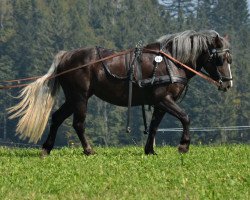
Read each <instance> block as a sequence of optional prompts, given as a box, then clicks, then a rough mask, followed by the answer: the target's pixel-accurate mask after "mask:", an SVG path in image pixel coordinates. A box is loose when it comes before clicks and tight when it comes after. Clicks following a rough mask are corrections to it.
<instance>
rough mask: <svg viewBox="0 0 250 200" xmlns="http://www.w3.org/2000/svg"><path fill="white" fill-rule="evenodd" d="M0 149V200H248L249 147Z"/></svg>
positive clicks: (249, 192)
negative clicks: (91, 151) (149, 151)
mask: <svg viewBox="0 0 250 200" xmlns="http://www.w3.org/2000/svg"><path fill="white" fill-rule="evenodd" d="M95 150H96V151H97V155H94V156H89V157H87V156H83V155H82V152H81V149H78V148H77V149H70V148H63V149H58V150H54V151H53V152H52V153H51V156H49V157H47V158H45V159H40V158H39V156H38V155H39V150H37V149H9V148H3V147H2V148H0V199H46V200H47V199H111V200H113V199H138V200H140V199H154V200H155V199H227V200H228V199H237V200H238V199H246V200H247V199H250V146H249V145H228V146H215V147H211V146H210V147H209V146H191V149H190V152H189V153H188V154H185V155H180V154H178V153H177V150H176V148H173V147H161V148H156V151H157V153H158V156H146V155H144V154H143V149H142V148H140V147H124V148H95Z"/></svg>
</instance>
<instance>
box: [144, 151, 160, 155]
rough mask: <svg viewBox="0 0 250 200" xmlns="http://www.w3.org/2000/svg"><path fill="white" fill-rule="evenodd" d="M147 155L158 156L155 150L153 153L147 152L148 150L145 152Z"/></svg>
mask: <svg viewBox="0 0 250 200" xmlns="http://www.w3.org/2000/svg"><path fill="white" fill-rule="evenodd" d="M145 154H146V155H157V153H155V151H154V150H151V151H146V150H145Z"/></svg>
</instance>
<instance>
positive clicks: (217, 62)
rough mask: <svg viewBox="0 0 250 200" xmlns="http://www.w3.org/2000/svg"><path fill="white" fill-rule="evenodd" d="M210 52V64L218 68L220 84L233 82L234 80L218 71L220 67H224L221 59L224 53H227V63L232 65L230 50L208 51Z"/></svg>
mask: <svg viewBox="0 0 250 200" xmlns="http://www.w3.org/2000/svg"><path fill="white" fill-rule="evenodd" d="M208 52H209V58H208V62H209V63H212V64H213V65H214V66H216V73H217V74H216V76H217V77H216V78H217V79H218V81H219V83H220V84H222V83H223V82H226V81H231V80H233V78H231V77H228V76H222V75H221V73H220V72H219V70H218V67H219V66H222V65H223V61H222V60H221V59H220V57H219V55H220V54H222V53H226V59H227V62H228V63H229V64H230V63H231V60H230V57H231V53H230V50H229V49H215V48H214V49H211V50H209V51H208Z"/></svg>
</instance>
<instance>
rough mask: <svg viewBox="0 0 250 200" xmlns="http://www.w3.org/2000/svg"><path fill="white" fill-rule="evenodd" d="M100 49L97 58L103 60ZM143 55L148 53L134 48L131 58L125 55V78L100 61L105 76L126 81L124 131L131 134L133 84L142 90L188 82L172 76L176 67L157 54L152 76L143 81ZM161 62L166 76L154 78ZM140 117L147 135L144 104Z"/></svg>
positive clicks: (97, 48) (99, 48) (111, 52)
mask: <svg viewBox="0 0 250 200" xmlns="http://www.w3.org/2000/svg"><path fill="white" fill-rule="evenodd" d="M101 49H102V48H101V47H96V50H97V54H98V56H99V58H100V59H103V55H102V52H101ZM160 49H161V48H160ZM160 49H159V50H160ZM104 50H106V49H104ZM106 51H107V50H106ZM113 53H114V51H112V50H109V52H108V54H107V52H106V54H107V55H109V54H113ZM143 53H149V52H148V51H147V49H143V48H141V47H136V48H135V49H134V52H133V54H132V56H130V59H129V58H128V57H127V55H126V56H125V69H126V72H127V73H126V75H125V76H119V75H117V74H114V73H112V72H111V70H110V69H109V67H108V65H107V63H106V62H105V61H104V60H102V61H101V63H102V66H103V68H104V71H105V73H106V75H108V76H109V77H111V78H114V79H118V80H124V81H128V112H127V126H126V131H127V132H128V133H130V132H131V127H130V121H131V104H132V92H133V84H136V85H137V86H139V87H140V88H144V87H153V86H159V85H166V84H171V83H181V84H183V85H187V82H188V80H187V78H186V77H182V76H178V75H174V73H173V68H174V67H176V66H175V64H174V63H173V62H172V61H171V60H170V59H168V58H166V57H165V56H164V57H162V56H161V55H160V54H159V53H158V54H156V56H155V58H154V60H153V61H152V62H153V70H152V76H151V77H149V78H146V79H143V78H142V65H141V64H142V60H141V59H142V58H141V57H142V54H143ZM151 53H152V54H155V53H154V52H151ZM104 56H105V55H104ZM161 62H164V63H165V66H166V71H167V72H168V74H166V75H162V76H156V72H157V69H158V67H159V64H160V63H161ZM135 72H136V74H135ZM142 115H143V123H144V128H145V130H144V134H147V133H148V125H147V120H146V112H145V106H144V104H142Z"/></svg>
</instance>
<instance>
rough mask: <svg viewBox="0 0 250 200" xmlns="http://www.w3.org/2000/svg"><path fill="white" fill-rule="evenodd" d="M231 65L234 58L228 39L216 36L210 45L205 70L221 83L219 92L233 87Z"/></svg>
mask: <svg viewBox="0 0 250 200" xmlns="http://www.w3.org/2000/svg"><path fill="white" fill-rule="evenodd" d="M231 63H232V57H231V53H230V49H229V43H228V41H227V39H226V38H223V37H220V36H219V35H218V34H216V35H215V36H214V37H213V40H212V42H211V43H209V44H208V52H207V59H206V62H205V64H204V65H203V68H204V69H205V70H206V72H207V73H208V74H209V75H210V77H211V78H212V79H214V80H216V81H218V82H219V83H220V86H219V88H218V89H219V90H222V91H227V90H228V89H229V88H231V87H232V86H233V78H232V73H231V69H230V64H231Z"/></svg>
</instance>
